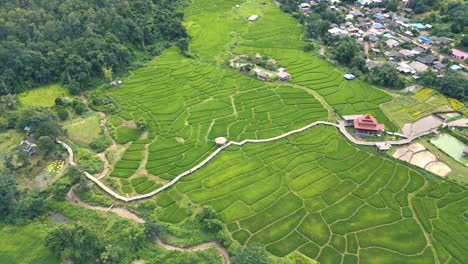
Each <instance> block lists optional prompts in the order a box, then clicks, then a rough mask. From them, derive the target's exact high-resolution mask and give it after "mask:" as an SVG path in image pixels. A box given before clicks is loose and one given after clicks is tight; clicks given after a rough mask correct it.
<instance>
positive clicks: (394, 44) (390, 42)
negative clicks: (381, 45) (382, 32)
mask: <svg viewBox="0 0 468 264" xmlns="http://www.w3.org/2000/svg"><path fill="white" fill-rule="evenodd" d="M385 44H386V45H387V46H388V47H390V48H394V47H397V46H398V45H400V42H398V41H396V40H394V39H388V40H387V41H385Z"/></svg>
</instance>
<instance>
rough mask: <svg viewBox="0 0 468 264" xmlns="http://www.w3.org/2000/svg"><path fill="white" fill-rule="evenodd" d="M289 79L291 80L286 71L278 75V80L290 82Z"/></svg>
mask: <svg viewBox="0 0 468 264" xmlns="http://www.w3.org/2000/svg"><path fill="white" fill-rule="evenodd" d="M289 78H290V75H289V73H287V72H286V71H280V72H279V73H278V79H280V81H287V80H289Z"/></svg>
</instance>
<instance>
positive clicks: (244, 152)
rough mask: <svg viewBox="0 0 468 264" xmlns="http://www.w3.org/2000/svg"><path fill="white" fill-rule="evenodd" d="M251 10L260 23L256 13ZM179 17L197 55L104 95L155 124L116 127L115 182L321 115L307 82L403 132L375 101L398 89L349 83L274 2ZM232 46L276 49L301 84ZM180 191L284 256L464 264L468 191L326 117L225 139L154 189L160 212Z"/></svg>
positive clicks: (131, 115)
mask: <svg viewBox="0 0 468 264" xmlns="http://www.w3.org/2000/svg"><path fill="white" fill-rule="evenodd" d="M236 4H239V5H240V8H235V5H236ZM252 14H257V15H259V17H260V18H259V20H258V21H256V22H248V21H247V19H246V18H247V17H248V16H249V15H252ZM185 24H186V26H187V29H188V31H189V33H190V34H191V35H192V37H193V38H192V40H191V48H190V52H191V53H192V54H193V55H194V57H195V59H190V58H186V57H184V56H182V54H181V53H180V52H179V51H178V50H176V49H175V48H171V49H169V50H167V51H166V52H165V53H164V54H162V55H161V56H159V57H158V58H156V59H154V60H153V61H151V62H150V63H148V65H147V66H146V67H143V68H141V69H139V70H137V71H135V72H133V73H132V74H131V76H130V77H129V79H127V80H125V81H124V85H122V86H120V87H118V88H113V89H112V90H111V92H110V95H111V96H112V97H113V98H114V99H115V100H116V102H117V103H118V104H119V105H120V107H121V109H122V111H121V112H119V113H118V115H119V116H120V117H122V118H123V119H125V120H133V121H137V120H140V119H143V120H145V121H146V122H147V123H148V133H145V135H143V134H142V135H141V136H139V137H137V136H136V133H133V132H131V131H130V130H129V129H125V131H124V130H120V131H119V130H117V131H116V134H117V138H122V137H123V138H125V140H123V141H121V142H119V143H121V144H128V147H127V148H126V150H125V152H124V153H123V155H122V157H121V158H120V159H119V160H118V161H117V162H116V163H115V166H114V169H113V171H112V172H111V173H110V177H111V178H112V179H113V180H115V181H116V182H118V184H119V185H120V186H119V190H118V191H121V192H123V193H128V194H130V195H136V194H141V193H148V192H151V191H152V190H155V189H156V188H158V187H159V186H161V185H160V184H162V183H164V182H166V181H168V180H171V179H173V178H174V177H175V176H176V175H178V174H180V173H182V172H184V171H186V170H188V169H190V168H192V167H193V166H195V165H196V164H198V163H199V162H200V161H201V160H203V159H204V158H205V157H207V156H208V155H209V154H211V153H212V152H213V151H214V149H215V148H216V146H215V144H214V139H215V138H216V137H218V136H225V137H227V139H228V140H236V141H240V140H242V139H246V138H249V139H261V138H269V137H274V136H277V135H280V134H282V133H285V132H287V131H290V130H293V129H297V128H300V127H302V126H305V125H307V124H310V123H312V122H314V121H317V120H327V116H328V113H327V111H326V110H325V108H324V107H323V105H321V103H320V102H319V100H317V99H316V98H314V97H313V96H312V95H311V94H310V93H308V92H307V89H311V90H315V91H317V92H318V93H319V94H320V96H321V97H323V99H324V100H325V101H326V102H327V103H328V104H329V105H331V106H332V108H333V109H334V110H335V112H337V113H339V114H341V115H345V114H358V113H371V114H373V115H374V116H375V117H376V118H377V119H378V120H379V121H380V122H382V123H385V124H386V127H387V128H389V129H390V130H396V127H395V125H394V124H393V123H392V122H390V121H389V119H388V118H387V117H386V116H385V115H384V113H383V112H382V111H381V109H380V107H379V105H380V104H381V103H384V102H387V101H389V100H391V96H390V95H389V94H387V93H385V92H383V91H381V90H378V89H375V88H373V87H371V86H369V85H368V84H366V83H365V82H363V81H360V80H353V81H345V80H344V79H343V78H342V75H343V73H342V72H339V71H338V70H336V69H335V68H334V67H333V66H332V65H330V64H329V63H328V62H326V61H324V60H322V59H320V58H318V57H317V56H316V54H314V53H304V52H303V51H302V48H303V46H304V45H305V43H304V42H303V41H302V40H301V37H302V36H301V35H302V32H303V28H302V27H301V26H300V25H298V24H297V23H296V21H295V20H294V19H292V18H291V17H289V16H288V15H286V14H283V13H281V11H280V10H279V8H278V7H277V6H276V5H275V4H274V3H271V2H262V1H258V0H251V1H230V0H225V1H215V2H213V1H207V0H193V1H192V3H191V5H190V6H189V7H187V10H186V23H185ZM231 53H236V54H242V53H248V54H255V53H261V54H265V55H267V56H268V57H271V58H274V59H276V60H277V61H278V62H279V63H280V64H281V66H282V67H285V68H286V69H287V70H288V72H289V73H291V75H292V79H291V80H290V82H291V83H292V84H293V85H291V84H288V83H279V82H273V83H266V82H261V81H258V80H256V79H254V78H252V77H249V76H246V75H242V74H240V73H238V72H235V71H232V70H230V69H229V68H228V67H227V66H225V62H226V59H228V58H230V57H232V56H231V55H232V54H231ZM114 121H115V120H114ZM120 122H121V121H119V122H117V123H120ZM112 123H113V121H112ZM126 146H127V145H126ZM182 194H186V195H187V196H188V198H189V199H190V200H191V202H193V203H196V204H198V205H210V206H212V207H213V208H215V209H216V210H217V211H218V212H219V214H220V216H221V218H222V220H223V221H224V222H225V223H226V224H227V226H228V228H229V231H230V233H231V235H232V237H233V238H234V239H235V240H237V241H239V243H241V244H243V245H245V244H249V243H255V242H260V243H262V244H264V245H265V248H266V250H267V251H269V252H270V253H271V254H274V255H276V256H286V255H289V254H291V253H294V252H296V253H297V252H299V253H301V254H303V255H305V256H307V257H309V258H311V259H316V260H318V261H319V262H320V263H358V262H359V263H446V262H447V263H463V259H464V257H466V255H467V254H466V253H467V251H468V248H467V244H468V243H467V239H466V236H465V235H464V234H466V233H467V232H466V231H467V230H466V229H467V228H466V217H467V216H466V207H465V206H464V204H466V202H467V192H466V190H465V189H463V188H462V187H459V186H457V185H455V184H452V183H449V182H444V181H441V180H438V179H435V178H432V177H427V176H425V175H421V174H420V173H419V172H417V171H415V170H413V169H410V168H408V167H406V166H404V165H401V164H399V163H396V162H395V161H393V160H388V159H385V158H382V157H380V156H375V155H373V154H370V153H369V152H367V151H364V150H359V149H357V148H355V147H353V146H351V145H350V144H349V143H348V142H347V141H346V140H345V139H344V138H343V137H342V136H341V135H340V134H339V133H338V132H337V131H336V129H335V128H331V127H325V126H320V127H316V128H313V129H310V130H307V131H305V132H303V133H301V134H297V135H293V136H290V137H288V138H285V139H282V140H280V141H276V142H272V143H264V144H248V145H245V146H242V147H233V146H231V147H229V148H228V149H226V150H225V151H223V153H222V154H221V155H219V156H217V157H216V158H215V159H214V160H212V161H211V162H210V163H208V165H206V166H205V167H203V168H202V169H201V170H200V171H197V172H196V173H194V174H192V175H190V176H188V177H186V178H184V179H183V180H182V181H181V182H179V183H178V184H176V186H175V188H174V189H172V191H170V192H168V193H166V192H163V193H161V194H159V195H157V196H156V201H157V204H158V205H159V206H160V207H162V209H163V210H162V213H161V214H160V215H158V218H159V219H160V220H161V221H165V222H170V223H180V222H182V221H184V220H185V219H187V217H188V216H189V215H190V212H189V211H188V210H187V208H186V207H185V206H184V203H183V202H181V199H182V198H181V197H182V196H184V195H182Z"/></svg>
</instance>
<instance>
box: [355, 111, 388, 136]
mask: <svg viewBox="0 0 468 264" xmlns="http://www.w3.org/2000/svg"><path fill="white" fill-rule="evenodd" d="M354 129H355V130H356V133H357V134H364V135H375V134H378V133H380V132H381V131H382V130H384V129H385V125H384V124H379V123H378V122H377V120H376V119H375V118H374V117H373V116H372V115H370V114H365V115H362V116H360V117H358V118H356V119H354Z"/></svg>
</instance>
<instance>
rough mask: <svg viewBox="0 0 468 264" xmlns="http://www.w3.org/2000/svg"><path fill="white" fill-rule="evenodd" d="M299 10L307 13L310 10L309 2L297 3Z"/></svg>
mask: <svg viewBox="0 0 468 264" xmlns="http://www.w3.org/2000/svg"><path fill="white" fill-rule="evenodd" d="M299 10H300V11H302V12H304V13H307V12H309V11H310V4H309V3H301V4H299Z"/></svg>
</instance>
